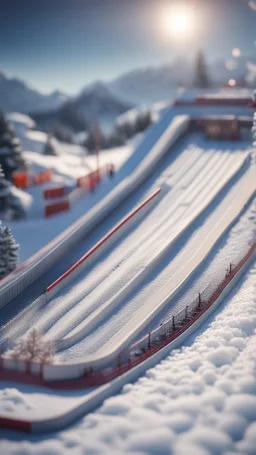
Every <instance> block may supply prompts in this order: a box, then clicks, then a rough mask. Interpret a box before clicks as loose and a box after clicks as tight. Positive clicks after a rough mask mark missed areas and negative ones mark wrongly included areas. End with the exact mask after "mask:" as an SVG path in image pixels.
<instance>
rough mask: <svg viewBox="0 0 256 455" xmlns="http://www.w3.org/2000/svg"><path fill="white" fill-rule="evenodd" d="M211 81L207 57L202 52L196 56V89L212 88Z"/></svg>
mask: <svg viewBox="0 0 256 455" xmlns="http://www.w3.org/2000/svg"><path fill="white" fill-rule="evenodd" d="M210 85H211V84H210V79H209V75H208V72H207V67H206V63H205V57H204V54H203V52H202V51H199V52H198V54H197V56H196V67H195V87H198V88H208V87H210Z"/></svg>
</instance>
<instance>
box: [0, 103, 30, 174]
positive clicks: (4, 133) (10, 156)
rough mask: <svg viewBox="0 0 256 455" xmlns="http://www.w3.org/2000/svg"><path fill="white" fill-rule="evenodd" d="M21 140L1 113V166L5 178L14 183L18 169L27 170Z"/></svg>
mask: <svg viewBox="0 0 256 455" xmlns="http://www.w3.org/2000/svg"><path fill="white" fill-rule="evenodd" d="M21 151H22V150H21V145H20V141H19V139H18V138H17V137H16V136H15V134H14V130H13V129H12V127H11V125H10V123H9V122H8V121H7V120H6V118H5V116H4V114H3V112H1V111H0V165H1V166H2V169H3V172H4V175H5V178H6V179H7V180H10V181H12V173H13V172H14V171H15V170H17V169H24V168H25V161H24V159H23V157H22V154H21Z"/></svg>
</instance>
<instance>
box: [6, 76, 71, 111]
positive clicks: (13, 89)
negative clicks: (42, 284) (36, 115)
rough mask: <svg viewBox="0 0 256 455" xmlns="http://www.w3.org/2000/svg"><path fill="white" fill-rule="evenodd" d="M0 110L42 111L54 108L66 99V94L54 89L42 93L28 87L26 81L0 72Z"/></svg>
mask: <svg viewBox="0 0 256 455" xmlns="http://www.w3.org/2000/svg"><path fill="white" fill-rule="evenodd" d="M0 94H1V96H0V110H3V111H5V112H13V111H15V112H22V113H28V112H31V111H34V112H36V111H44V110H48V109H56V108H58V107H59V106H61V105H62V104H63V102H65V101H67V99H68V96H67V95H65V94H64V93H62V92H60V91H58V90H56V91H54V92H52V93H50V94H44V93H41V92H39V91H38V90H36V89H35V88H32V87H30V86H29V85H28V84H27V83H25V82H23V81H21V80H19V79H16V78H9V77H8V76H6V75H5V74H4V73H2V72H0Z"/></svg>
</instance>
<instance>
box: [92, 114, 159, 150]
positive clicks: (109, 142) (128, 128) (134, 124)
mask: <svg viewBox="0 0 256 455" xmlns="http://www.w3.org/2000/svg"><path fill="white" fill-rule="evenodd" d="M151 123H152V115H151V112H150V110H149V109H145V110H142V111H140V112H138V114H137V115H136V116H135V118H134V120H130V119H129V118H128V117H127V119H125V120H123V121H122V122H117V123H116V124H115V126H114V129H113V131H112V132H111V133H110V134H108V135H107V134H104V133H103V131H102V130H101V129H99V130H98V132H96V130H95V129H94V128H89V129H88V130H87V137H86V139H85V141H84V143H83V145H84V146H85V147H86V149H87V150H88V151H89V152H90V153H94V151H95V147H96V145H95V141H96V140H97V139H96V135H98V136H99V137H98V140H99V143H100V148H101V149H108V148H112V147H118V146H121V145H124V144H125V142H126V141H127V140H128V139H130V138H131V137H133V136H135V135H136V134H138V133H141V132H143V131H144V130H145V129H146V128H147V127H148V126H149V125H151Z"/></svg>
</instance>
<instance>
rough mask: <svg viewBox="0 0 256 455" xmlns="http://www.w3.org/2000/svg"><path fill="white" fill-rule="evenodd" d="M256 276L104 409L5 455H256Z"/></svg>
mask: <svg viewBox="0 0 256 455" xmlns="http://www.w3.org/2000/svg"><path fill="white" fill-rule="evenodd" d="M255 278H256V264H255V265H254V267H252V269H251V270H250V272H248V274H247V276H246V277H245V278H244V280H243V282H242V284H241V285H240V286H238V287H237V288H236V289H235V290H234V291H233V293H232V294H231V296H230V297H229V299H228V301H227V302H226V303H227V304H226V305H225V307H224V308H223V307H222V308H220V311H219V314H218V315H214V316H213V318H212V321H211V322H210V324H209V326H208V327H207V328H206V330H204V328H202V329H201V333H199V334H197V336H196V338H195V339H194V338H193V337H191V338H190V340H189V342H188V345H187V346H183V347H182V348H180V349H177V350H174V351H172V352H171V354H170V355H169V357H167V358H166V359H165V360H164V361H162V362H161V363H160V364H158V365H157V366H156V367H154V368H152V369H150V370H148V372H147V373H146V375H145V376H144V377H143V378H141V379H140V380H139V381H138V382H137V383H135V384H134V385H131V384H128V385H126V386H125V387H124V389H123V392H122V394H120V395H118V396H115V397H112V398H109V399H108V400H106V401H105V403H104V405H103V406H102V407H101V408H100V410H99V411H98V412H96V413H94V414H91V415H89V416H88V417H86V418H84V419H83V420H82V421H81V422H79V423H78V424H77V425H76V426H74V427H72V428H71V429H69V430H67V431H65V432H62V433H59V434H56V435H51V436H49V439H46V438H45V437H43V438H42V439H41V438H40V437H36V438H35V437H34V438H33V440H32V439H31V440H30V442H29V441H24V442H18V444H19V445H17V441H16V442H11V441H7V440H5V441H3V443H2V445H3V449H5V450H4V453H9V454H10V453H15V454H19V453H20V454H21V453H25V452H26V454H31V455H32V454H34V453H40V454H41V453H54V454H56V455H57V454H63V453H65V451H66V450H67V448H71V447H72V454H74V455H80V454H84V453H86V454H111V455H114V454H148V455H171V454H174V455H183V454H184V455H185V454H193V455H210V454H216V455H217V454H225V455H230V454H240V455H241V454H248V455H253V454H255V447H256V423H255V420H256V380H255V379H256V280H255ZM8 395H9V396H10V400H9V401H11V402H12V403H13V402H14V401H17V400H18V401H19V399H20V397H19V396H18V395H15V394H14V392H13V390H11V391H10V393H8ZM35 450H36V452H35Z"/></svg>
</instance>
